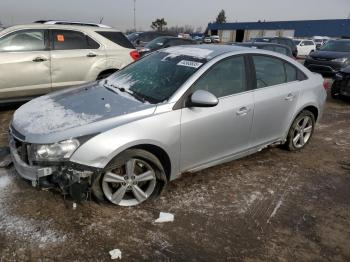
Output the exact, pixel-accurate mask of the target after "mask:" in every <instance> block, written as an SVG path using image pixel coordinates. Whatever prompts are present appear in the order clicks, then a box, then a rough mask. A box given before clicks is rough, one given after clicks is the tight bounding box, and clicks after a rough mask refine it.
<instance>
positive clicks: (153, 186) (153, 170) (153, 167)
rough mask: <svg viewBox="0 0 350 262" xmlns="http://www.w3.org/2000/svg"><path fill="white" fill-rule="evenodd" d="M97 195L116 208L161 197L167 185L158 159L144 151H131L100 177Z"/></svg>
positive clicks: (114, 161) (119, 158) (107, 168)
mask: <svg viewBox="0 0 350 262" xmlns="http://www.w3.org/2000/svg"><path fill="white" fill-rule="evenodd" d="M98 179H99V181H98V182H99V184H100V188H99V189H97V190H96V192H94V194H95V195H96V196H97V197H98V198H100V197H99V196H101V193H103V195H104V197H105V198H106V199H107V200H109V201H110V202H112V203H113V204H115V205H119V206H135V205H138V204H141V203H142V202H144V201H146V200H148V199H149V198H152V197H155V196H157V195H159V193H160V192H161V189H162V188H163V187H164V185H165V183H166V176H165V172H164V170H163V167H162V165H161V163H160V161H159V160H158V158H157V157H156V156H154V155H153V154H151V153H150V152H148V151H145V150H141V149H128V150H125V151H124V152H122V153H121V154H119V155H118V156H117V157H116V158H114V159H113V160H112V161H111V162H110V163H109V164H108V166H107V167H106V168H105V171H104V172H103V173H102V174H101V176H99V178H98Z"/></svg>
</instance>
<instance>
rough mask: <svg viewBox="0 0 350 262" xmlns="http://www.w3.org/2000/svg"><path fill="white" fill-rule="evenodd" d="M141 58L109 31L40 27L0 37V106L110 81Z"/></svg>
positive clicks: (13, 30)
mask: <svg viewBox="0 0 350 262" xmlns="http://www.w3.org/2000/svg"><path fill="white" fill-rule="evenodd" d="M138 58H139V54H138V52H137V51H136V50H135V48H134V46H133V45H132V44H131V43H130V42H129V40H128V39H127V38H126V37H125V36H124V35H123V33H121V32H119V31H117V30H115V29H112V28H110V27H108V26H105V25H99V24H84V23H72V22H64V21H38V22H36V23H34V24H29V25H19V26H13V27H10V28H7V29H5V30H3V31H1V32H0V103H6V102H12V101H18V100H28V99H30V98H32V97H34V96H38V95H41V94H45V93H48V92H51V91H55V90H57V89H61V88H64V87H68V86H72V85H79V84H84V83H87V82H92V81H95V80H98V79H101V78H104V77H107V76H109V75H110V74H112V73H114V72H115V71H117V70H118V69H121V68H123V67H124V66H126V65H128V64H129V63H131V62H133V61H134V60H136V59H138Z"/></svg>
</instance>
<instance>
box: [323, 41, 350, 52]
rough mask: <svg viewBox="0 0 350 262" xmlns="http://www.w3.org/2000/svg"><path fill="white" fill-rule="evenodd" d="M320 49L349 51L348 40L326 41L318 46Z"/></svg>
mask: <svg viewBox="0 0 350 262" xmlns="http://www.w3.org/2000/svg"><path fill="white" fill-rule="evenodd" d="M320 50H322V51H336V52H350V41H328V42H327V43H325V44H324V45H323V46H322V47H321V48H320Z"/></svg>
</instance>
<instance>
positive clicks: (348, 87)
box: [331, 66, 350, 99]
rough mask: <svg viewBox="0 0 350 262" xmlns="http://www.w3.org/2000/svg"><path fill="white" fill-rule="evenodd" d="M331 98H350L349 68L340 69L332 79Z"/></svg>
mask: <svg viewBox="0 0 350 262" xmlns="http://www.w3.org/2000/svg"><path fill="white" fill-rule="evenodd" d="M331 95H332V97H333V98H335V99H337V98H344V97H346V98H350V66H347V67H345V68H343V69H340V71H339V72H338V73H336V75H335V77H334V81H333V84H332V88H331Z"/></svg>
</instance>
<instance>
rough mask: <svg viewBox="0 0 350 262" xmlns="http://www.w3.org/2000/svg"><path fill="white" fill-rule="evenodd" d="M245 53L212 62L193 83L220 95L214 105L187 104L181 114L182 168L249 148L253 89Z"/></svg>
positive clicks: (204, 163) (195, 87)
mask: <svg viewBox="0 0 350 262" xmlns="http://www.w3.org/2000/svg"><path fill="white" fill-rule="evenodd" d="M245 64H246V63H245V59H244V56H233V57H230V58H227V59H224V60H221V61H220V62H218V63H217V64H215V65H213V66H212V68H211V69H209V70H208V72H207V73H206V74H205V75H203V76H202V77H201V78H200V79H199V80H198V81H197V82H196V83H195V84H194V86H192V89H191V93H193V92H194V91H195V90H206V91H209V92H211V93H212V94H214V95H215V96H216V97H218V98H219V103H218V105H216V106H215V107H209V108H201V107H187V108H183V109H182V114H181V169H182V171H187V170H190V169H193V168H196V167H198V166H203V165H206V164H209V163H211V162H213V161H218V160H221V159H223V158H225V157H229V156H232V155H234V154H237V153H239V152H242V151H244V150H246V149H248V148H249V136H250V129H251V124H252V119H253V91H250V85H249V80H248V77H247V76H246V66H245Z"/></svg>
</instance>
